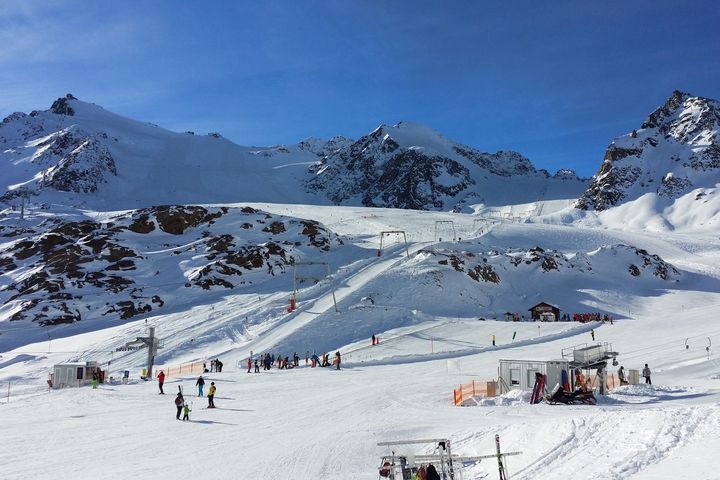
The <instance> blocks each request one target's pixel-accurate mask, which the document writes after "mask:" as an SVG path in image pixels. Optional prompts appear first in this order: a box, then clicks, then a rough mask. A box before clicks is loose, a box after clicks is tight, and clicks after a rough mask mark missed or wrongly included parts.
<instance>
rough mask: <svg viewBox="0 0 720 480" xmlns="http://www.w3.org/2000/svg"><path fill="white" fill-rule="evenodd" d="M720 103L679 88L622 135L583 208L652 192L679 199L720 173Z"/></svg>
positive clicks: (710, 183)
mask: <svg viewBox="0 0 720 480" xmlns="http://www.w3.org/2000/svg"><path fill="white" fill-rule="evenodd" d="M718 132H720V102H718V101H717V100H713V99H710V98H705V97H699V96H695V95H691V94H689V93H685V92H681V91H679V90H676V91H674V92H673V93H672V95H670V98H668V99H667V101H666V102H665V103H664V104H663V105H662V106H661V107H659V108H657V109H656V110H655V111H653V112H652V113H651V114H650V115H649V116H648V117H647V119H646V120H645V121H644V122H643V123H642V125H641V128H640V129H639V130H633V131H632V133H630V134H627V135H624V136H621V137H617V138H616V139H615V140H614V141H613V142H612V143H611V144H610V145H609V146H608V148H607V150H606V152H605V157H604V159H603V163H602V165H601V167H600V169H599V171H598V173H597V174H596V175H595V177H593V180H592V182H591V183H590V186H589V187H588V190H587V191H586V192H585V194H583V196H582V197H581V198H580V199H579V200H578V202H577V204H576V206H577V207H578V208H581V209H596V210H604V209H606V208H609V207H612V206H615V205H618V204H619V203H621V202H623V201H628V200H634V199H636V198H639V197H640V196H642V195H644V194H647V193H655V194H657V195H659V196H661V197H667V198H678V197H680V196H682V195H684V194H686V193H688V192H690V191H691V190H693V189H695V188H702V187H711V186H714V185H715V184H716V183H717V182H718V180H719V175H720V140H719V139H718Z"/></svg>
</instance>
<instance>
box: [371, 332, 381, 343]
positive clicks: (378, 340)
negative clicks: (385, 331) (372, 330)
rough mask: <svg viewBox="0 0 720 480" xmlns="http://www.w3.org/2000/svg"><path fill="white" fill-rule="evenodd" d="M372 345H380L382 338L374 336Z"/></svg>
mask: <svg viewBox="0 0 720 480" xmlns="http://www.w3.org/2000/svg"><path fill="white" fill-rule="evenodd" d="M372 345H380V336H379V335H375V334H373V336H372Z"/></svg>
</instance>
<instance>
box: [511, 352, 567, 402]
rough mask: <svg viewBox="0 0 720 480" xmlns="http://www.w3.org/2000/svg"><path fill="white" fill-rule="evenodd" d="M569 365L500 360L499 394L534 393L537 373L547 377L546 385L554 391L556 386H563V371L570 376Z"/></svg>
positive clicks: (549, 361) (559, 362)
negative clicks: (521, 391) (513, 392)
mask: <svg viewBox="0 0 720 480" xmlns="http://www.w3.org/2000/svg"><path fill="white" fill-rule="evenodd" d="M569 363H570V362H569V361H568V360H547V361H542V360H500V374H499V380H498V383H499V385H498V387H499V390H500V392H499V393H500V394H504V393H507V392H509V391H510V390H523V391H532V389H533V386H535V374H536V373H542V374H544V375H547V381H546V385H547V386H548V388H550V389H552V388H553V387H554V386H555V385H556V384H562V371H563V370H565V372H566V375H567V376H570V374H571V371H570V369H569Z"/></svg>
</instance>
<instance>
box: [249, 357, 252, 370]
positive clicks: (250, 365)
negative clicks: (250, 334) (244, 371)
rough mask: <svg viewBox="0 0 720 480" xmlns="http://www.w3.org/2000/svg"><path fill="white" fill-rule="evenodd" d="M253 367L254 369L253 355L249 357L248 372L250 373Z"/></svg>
mask: <svg viewBox="0 0 720 480" xmlns="http://www.w3.org/2000/svg"><path fill="white" fill-rule="evenodd" d="M251 369H252V357H248V373H250V370H251Z"/></svg>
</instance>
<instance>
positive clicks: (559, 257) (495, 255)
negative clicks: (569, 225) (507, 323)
mask: <svg viewBox="0 0 720 480" xmlns="http://www.w3.org/2000/svg"><path fill="white" fill-rule="evenodd" d="M418 255H430V256H432V257H440V260H438V261H437V264H438V265H442V266H445V267H447V268H452V269H453V270H455V271H456V272H460V273H464V274H466V275H467V276H468V277H470V278H471V279H473V280H475V281H476V282H485V283H496V284H497V283H501V281H502V275H503V272H510V271H512V270H516V269H517V270H521V271H523V274H524V275H527V274H531V273H537V274H540V275H558V274H567V273H572V274H585V275H592V274H593V272H594V271H595V270H594V266H593V264H595V265H598V266H599V268H606V267H607V266H608V265H610V264H612V265H617V266H618V267H620V268H619V270H618V271H622V269H623V268H625V269H627V272H628V275H629V276H630V277H646V278H653V277H657V278H659V279H660V280H663V281H678V279H679V278H680V272H679V271H678V270H677V269H676V268H675V267H674V266H672V265H671V264H669V263H667V262H665V261H664V260H663V259H662V258H660V257H659V256H658V255H652V254H650V253H648V252H647V251H645V250H642V249H638V248H635V247H632V246H629V245H609V246H606V247H603V248H601V249H600V250H599V251H597V252H593V253H592V254H582V253H576V252H573V254H572V255H569V256H567V255H565V254H564V253H563V252H560V251H557V250H544V249H542V248H541V247H534V248H530V249H528V250H515V249H508V250H506V251H505V252H498V251H491V252H483V253H473V252H469V251H461V250H450V249H445V248H428V249H423V250H420V251H419V252H418ZM605 274H606V273H598V275H605Z"/></svg>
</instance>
